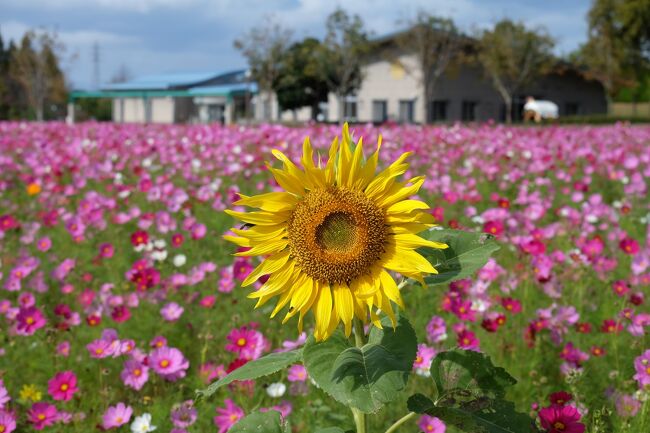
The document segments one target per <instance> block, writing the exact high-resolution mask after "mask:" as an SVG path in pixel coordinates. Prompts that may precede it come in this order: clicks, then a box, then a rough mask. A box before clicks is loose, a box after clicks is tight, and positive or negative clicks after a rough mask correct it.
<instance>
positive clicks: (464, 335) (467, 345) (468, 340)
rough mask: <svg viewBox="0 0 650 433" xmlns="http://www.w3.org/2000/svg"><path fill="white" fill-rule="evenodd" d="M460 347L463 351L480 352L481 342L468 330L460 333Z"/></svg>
mask: <svg viewBox="0 0 650 433" xmlns="http://www.w3.org/2000/svg"><path fill="white" fill-rule="evenodd" d="M458 346H459V347H462V348H463V349H469V350H478V348H479V341H478V339H477V338H476V334H474V333H473V332H472V331H467V330H464V331H461V332H459V333H458Z"/></svg>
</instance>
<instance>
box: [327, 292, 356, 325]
mask: <svg viewBox="0 0 650 433" xmlns="http://www.w3.org/2000/svg"><path fill="white" fill-rule="evenodd" d="M332 292H333V294H334V309H335V310H336V312H337V315H338V316H339V317H340V318H341V321H342V322H343V326H345V335H346V336H349V335H350V332H351V330H352V315H353V314H354V304H353V303H354V301H353V300H352V293H351V292H350V288H349V287H348V286H346V285H343V284H334V286H333V287H332Z"/></svg>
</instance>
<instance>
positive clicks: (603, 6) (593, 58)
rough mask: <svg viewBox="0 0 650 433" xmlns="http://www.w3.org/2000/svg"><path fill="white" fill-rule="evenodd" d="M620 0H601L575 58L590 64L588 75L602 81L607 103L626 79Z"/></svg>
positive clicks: (597, 3) (590, 14) (592, 12)
mask: <svg viewBox="0 0 650 433" xmlns="http://www.w3.org/2000/svg"><path fill="white" fill-rule="evenodd" d="M617 2H618V0H597V1H595V2H594V4H593V5H592V8H591V10H590V11H589V15H588V23H589V30H588V39H587V42H586V43H584V44H582V45H581V46H580V48H579V49H578V51H577V52H575V53H573V54H572V56H571V60H572V61H573V62H575V63H578V64H580V65H584V66H586V67H587V72H586V73H587V75H588V76H591V77H593V78H594V79H596V80H598V81H599V82H600V83H601V84H602V86H603V88H604V89H605V97H606V98H607V106H608V107H609V106H610V104H611V100H612V97H613V95H614V94H615V93H616V92H617V91H618V89H619V87H620V85H621V84H623V83H624V82H625V77H624V76H625V72H624V69H625V63H626V53H625V51H626V49H627V48H626V47H625V44H624V43H623V40H622V38H621V37H620V34H619V30H618V29H617V27H618V25H617V23H616V21H617V19H616V16H615V15H616V13H615V8H614V6H615V4H616V3H617Z"/></svg>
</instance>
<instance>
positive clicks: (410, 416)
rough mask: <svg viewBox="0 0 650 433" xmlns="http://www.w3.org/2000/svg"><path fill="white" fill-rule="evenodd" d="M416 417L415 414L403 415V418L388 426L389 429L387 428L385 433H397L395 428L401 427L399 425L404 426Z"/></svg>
mask: <svg viewBox="0 0 650 433" xmlns="http://www.w3.org/2000/svg"><path fill="white" fill-rule="evenodd" d="M416 415H417V414H416V413H415V412H409V413H407V414H406V415H404V416H403V417H401V418H400V419H398V420H397V421H395V424H393V425H392V426H390V427H389V428H388V430H386V433H393V432H396V431H397V428H398V427H399V426H401V425H402V424H404V423H405V422H406V421H408V420H410V419H411V418H413V417H414V416H416Z"/></svg>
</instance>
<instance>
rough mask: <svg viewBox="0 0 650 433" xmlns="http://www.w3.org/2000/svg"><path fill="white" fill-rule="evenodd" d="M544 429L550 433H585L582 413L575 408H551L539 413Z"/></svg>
mask: <svg viewBox="0 0 650 433" xmlns="http://www.w3.org/2000/svg"><path fill="white" fill-rule="evenodd" d="M539 419H540V422H541V424H542V427H543V428H545V429H546V431H547V432H548V433H583V432H584V431H585V425H584V424H582V423H580V422H579V421H580V413H579V412H578V409H576V408H575V407H573V406H550V407H545V408H542V409H541V410H540V411H539Z"/></svg>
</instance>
